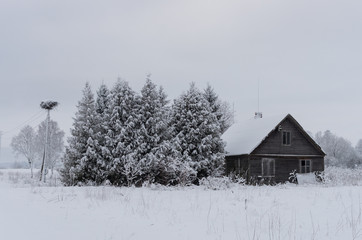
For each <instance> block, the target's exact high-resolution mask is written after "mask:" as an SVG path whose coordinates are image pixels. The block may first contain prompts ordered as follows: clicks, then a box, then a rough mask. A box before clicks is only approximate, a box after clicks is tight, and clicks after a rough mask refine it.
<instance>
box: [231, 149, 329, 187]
mask: <svg viewBox="0 0 362 240" xmlns="http://www.w3.org/2000/svg"><path fill="white" fill-rule="evenodd" d="M263 158H274V159H275V177H274V178H273V179H272V181H274V182H286V181H289V176H290V173H291V172H292V171H293V170H296V172H297V173H300V160H311V163H312V172H315V171H324V157H313V158H311V157H303V156H298V157H275V156H267V155H264V156H255V155H239V156H226V174H230V173H236V174H240V175H241V176H243V177H247V178H248V179H249V178H252V179H254V180H258V179H261V178H262V177H263V176H262V167H261V165H262V159H263ZM238 161H240V168H238V167H239V165H238Z"/></svg>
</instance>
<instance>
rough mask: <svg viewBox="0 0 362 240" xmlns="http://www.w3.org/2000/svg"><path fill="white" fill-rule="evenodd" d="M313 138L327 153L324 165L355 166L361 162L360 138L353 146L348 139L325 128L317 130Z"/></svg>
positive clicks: (361, 145)
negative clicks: (321, 130)
mask: <svg viewBox="0 0 362 240" xmlns="http://www.w3.org/2000/svg"><path fill="white" fill-rule="evenodd" d="M314 139H315V140H316V142H317V143H318V144H319V145H320V146H321V147H322V149H323V151H324V152H325V153H326V154H327V155H326V157H325V165H326V166H336V167H347V168H356V167H360V166H361V164H362V139H361V140H359V141H358V143H357V145H356V146H355V147H354V146H353V145H352V143H351V142H350V141H348V140H347V139H345V138H343V137H339V136H337V135H335V134H334V133H332V132H331V131H329V130H327V131H325V132H318V133H317V134H316V135H315V137H314Z"/></svg>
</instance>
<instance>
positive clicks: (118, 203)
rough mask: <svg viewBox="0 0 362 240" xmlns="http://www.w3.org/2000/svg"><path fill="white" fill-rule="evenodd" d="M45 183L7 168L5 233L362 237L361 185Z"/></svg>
mask: <svg viewBox="0 0 362 240" xmlns="http://www.w3.org/2000/svg"><path fill="white" fill-rule="evenodd" d="M50 185H57V186H40V185H38V184H34V183H32V182H31V181H29V180H28V170H0V239H4V240H8V239H9V240H24V239H36V240H43V239H44V240H49V239H51V240H56V239H59V240H65V239H86V240H92V239H100V240H108V239H270V240H272V239H362V223H361V218H362V216H361V214H362V208H361V206H362V205H361V204H362V200H361V194H362V187H361V186H358V185H357V186H352V185H350V186H341V185H334V184H325V185H299V186H297V185H292V184H287V185H278V186H274V187H271V186H259V187H256V186H242V185H237V184H233V185H232V186H230V187H229V188H225V189H222V190H211V189H208V188H206V187H205V186H199V187H180V188H163V187H156V186H151V187H143V188H114V187H107V186H105V187H62V186H60V184H59V181H57V182H55V181H53V182H52V183H51V184H50Z"/></svg>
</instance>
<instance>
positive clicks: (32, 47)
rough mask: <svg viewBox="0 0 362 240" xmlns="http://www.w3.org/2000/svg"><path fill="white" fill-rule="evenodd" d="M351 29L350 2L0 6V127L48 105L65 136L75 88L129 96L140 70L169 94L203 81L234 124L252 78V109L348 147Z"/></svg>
mask: <svg viewBox="0 0 362 240" xmlns="http://www.w3.org/2000/svg"><path fill="white" fill-rule="evenodd" d="M361 26H362V2H361V1H359V0H358V1H357V0H355V1H353V0H351V1H335V0H320V1H316V0H303V1H290V0H275V1H270V0H257V1H255V0H249V1H242V0H239V1H232V0H225V1H220V0H218V1H215V0H183V1H170V0H168V1H157V0H156V1H145V0H138V1H89V0H78V1H70V0H69V1H68V0H63V1H49V0H43V1H32V0H26V1H25V0H24V1H13V0H0V32H1V35H0V83H1V84H0V86H1V87H0V91H1V92H0V112H1V117H0V130H2V131H7V130H9V129H13V128H16V127H17V126H19V125H20V124H21V123H23V122H24V121H26V120H27V119H29V118H30V117H31V116H33V115H34V114H36V113H37V112H38V111H40V107H39V103H40V102H41V101H42V100H46V99H53V100H57V101H59V102H60V104H61V105H60V106H59V108H58V109H57V110H56V111H55V112H54V114H52V118H53V119H54V120H56V121H58V123H59V124H60V126H61V128H63V129H64V130H65V131H66V132H67V133H68V132H69V128H70V127H71V124H72V117H73V116H74V112H75V110H76V107H75V106H76V104H77V101H78V100H79V99H80V98H81V90H82V88H83V87H84V84H85V82H86V81H89V82H90V83H91V84H92V87H93V89H94V90H96V89H97V88H98V86H99V85H100V84H101V82H102V81H104V82H105V83H106V84H107V85H108V86H112V85H113V83H114V82H115V80H116V78H117V77H118V76H120V77H122V78H124V79H126V80H127V81H129V82H130V85H131V86H132V87H133V88H134V90H136V91H138V90H140V88H141V87H142V85H143V83H144V81H145V76H146V74H147V73H152V79H153V80H154V82H155V83H157V84H159V85H162V86H163V87H164V88H165V90H166V92H167V93H168V94H169V98H170V99H173V98H176V97H177V96H179V95H180V94H181V93H182V91H184V90H186V89H187V88H188V86H189V83H190V82H191V81H194V82H196V84H197V86H198V87H199V88H204V87H205V86H206V84H207V83H208V82H209V83H210V84H211V85H212V86H213V87H214V88H215V90H216V91H217V92H218V93H219V95H220V97H221V98H222V99H224V100H227V101H229V102H230V103H234V106H235V111H236V113H237V117H238V118H239V119H241V118H244V119H245V118H250V117H251V116H252V115H253V112H254V111H256V110H257V85H258V84H257V82H258V79H260V86H261V88H260V101H261V104H260V107H261V111H262V112H263V113H264V114H280V113H291V114H293V116H294V117H295V118H296V119H297V120H298V121H299V122H300V123H301V124H302V125H303V126H304V127H305V128H306V129H307V130H310V131H312V132H314V133H315V132H316V131H318V130H326V129H330V130H332V131H333V132H335V133H336V134H338V135H340V136H343V137H346V138H348V139H349V140H351V141H352V143H354V144H355V143H356V142H357V140H358V139H359V138H362V128H361V122H362V112H361V110H360V108H361V103H362V94H361V90H362V83H361V75H362V61H361V60H362V59H361V58H362V28H361ZM44 118H45V116H44ZM40 120H41V119H37V120H35V121H33V122H31V125H33V126H34V125H36V124H38V123H39V122H40ZM17 132H18V129H16V130H14V131H12V132H9V133H7V134H6V135H4V137H3V147H6V146H8V144H9V142H10V140H11V137H12V136H13V135H14V134H16V133H17Z"/></svg>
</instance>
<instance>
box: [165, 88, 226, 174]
mask: <svg viewBox="0 0 362 240" xmlns="http://www.w3.org/2000/svg"><path fill="white" fill-rule="evenodd" d="M171 126H172V129H173V140H172V141H173V142H175V141H176V142H178V145H179V147H180V149H178V150H179V151H180V153H181V155H182V160H183V162H187V163H189V165H190V167H192V168H193V169H194V170H195V171H196V172H197V177H198V178H199V179H200V178H202V177H207V176H210V175H219V174H221V172H222V167H223V162H224V151H223V146H224V143H223V142H222V140H221V138H220V136H221V130H220V126H219V122H218V120H217V118H216V116H215V114H214V113H213V112H212V109H211V108H210V104H209V102H208V101H207V100H206V99H205V97H204V96H203V94H202V93H201V92H200V91H199V90H198V89H197V88H196V87H195V84H194V83H192V84H191V86H190V89H189V90H188V91H187V92H186V93H184V94H182V95H181V97H180V98H179V99H177V100H175V102H174V105H173V108H172V118H171ZM215 149H219V150H218V151H217V152H215Z"/></svg>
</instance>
